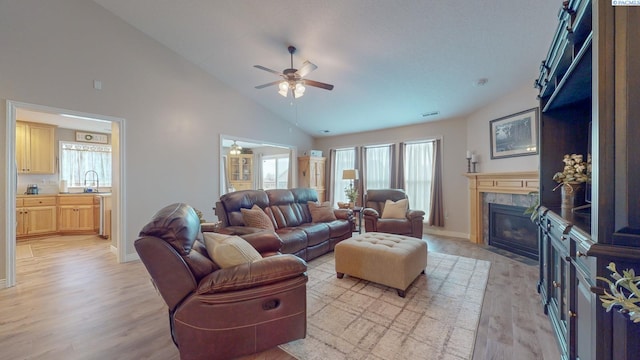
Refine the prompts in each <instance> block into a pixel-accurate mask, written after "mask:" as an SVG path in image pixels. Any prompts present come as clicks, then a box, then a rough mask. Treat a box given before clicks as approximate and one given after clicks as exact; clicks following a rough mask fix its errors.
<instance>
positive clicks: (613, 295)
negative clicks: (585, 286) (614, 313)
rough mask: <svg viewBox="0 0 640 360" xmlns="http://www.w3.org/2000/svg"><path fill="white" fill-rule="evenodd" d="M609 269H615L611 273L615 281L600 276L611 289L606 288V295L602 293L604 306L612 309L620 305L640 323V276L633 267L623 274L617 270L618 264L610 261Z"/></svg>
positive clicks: (599, 278) (632, 318) (601, 299)
mask: <svg viewBox="0 0 640 360" xmlns="http://www.w3.org/2000/svg"><path fill="white" fill-rule="evenodd" d="M607 269H609V270H611V271H613V273H612V274H611V275H610V276H611V278H612V279H613V280H615V282H613V281H611V280H609V279H607V278H603V277H600V276H598V277H597V279H598V280H602V281H604V282H606V283H607V284H609V291H607V290H605V291H604V295H600V296H599V297H600V301H602V307H604V308H606V309H607V312H609V311H611V309H613V308H614V307H620V312H621V313H624V314H629V318H630V319H631V321H633V322H634V323H640V306H638V304H639V303H640V290H639V289H638V287H640V276H636V273H635V271H634V270H633V269H627V270H624V271H623V272H622V275H620V273H618V271H617V270H616V264H614V263H609V266H607Z"/></svg>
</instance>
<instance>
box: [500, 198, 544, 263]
mask: <svg viewBox="0 0 640 360" xmlns="http://www.w3.org/2000/svg"><path fill="white" fill-rule="evenodd" d="M525 209H526V208H525V207H521V206H514V205H504V204H495V203H490V204H489V214H488V215H489V216H488V218H489V227H488V240H489V241H488V242H489V245H491V246H495V247H497V248H500V249H504V250H507V251H510V252H512V253H515V254H518V255H522V256H525V257H528V258H530V259H533V260H538V233H537V228H536V225H535V224H534V223H533V222H531V219H530V218H529V215H525V214H524V211H525Z"/></svg>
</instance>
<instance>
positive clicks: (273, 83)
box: [256, 80, 282, 89]
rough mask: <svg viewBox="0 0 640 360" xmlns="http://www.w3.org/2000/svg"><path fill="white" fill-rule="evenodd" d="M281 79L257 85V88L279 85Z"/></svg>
mask: <svg viewBox="0 0 640 360" xmlns="http://www.w3.org/2000/svg"><path fill="white" fill-rule="evenodd" d="M281 81H282V80H278V81H274V82H270V83H267V84H262V85H258V86H256V89H264V88H266V87H269V86H273V85H278V84H279V83H280V82H281Z"/></svg>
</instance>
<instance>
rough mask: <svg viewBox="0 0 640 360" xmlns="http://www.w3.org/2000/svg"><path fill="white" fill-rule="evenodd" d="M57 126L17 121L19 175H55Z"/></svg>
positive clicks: (17, 163)
mask: <svg viewBox="0 0 640 360" xmlns="http://www.w3.org/2000/svg"><path fill="white" fill-rule="evenodd" d="M55 153H56V151H55V126H51V125H47V124H38V123H30V122H24V121H16V165H17V169H18V173H19V174H55V172H56V168H55V159H56V157H55Z"/></svg>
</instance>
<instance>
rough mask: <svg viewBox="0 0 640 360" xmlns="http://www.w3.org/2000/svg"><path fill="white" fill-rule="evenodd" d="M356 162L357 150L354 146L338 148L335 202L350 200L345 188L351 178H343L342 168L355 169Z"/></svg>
mask: <svg viewBox="0 0 640 360" xmlns="http://www.w3.org/2000/svg"><path fill="white" fill-rule="evenodd" d="M355 164H356V151H355V149H354V148H348V149H338V150H336V162H335V177H336V178H335V187H334V189H333V191H334V192H333V199H334V203H336V204H337V203H338V202H349V199H347V196H346V195H345V194H344V189H345V188H346V187H347V186H349V184H350V181H349V180H342V170H347V169H354V168H355Z"/></svg>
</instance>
